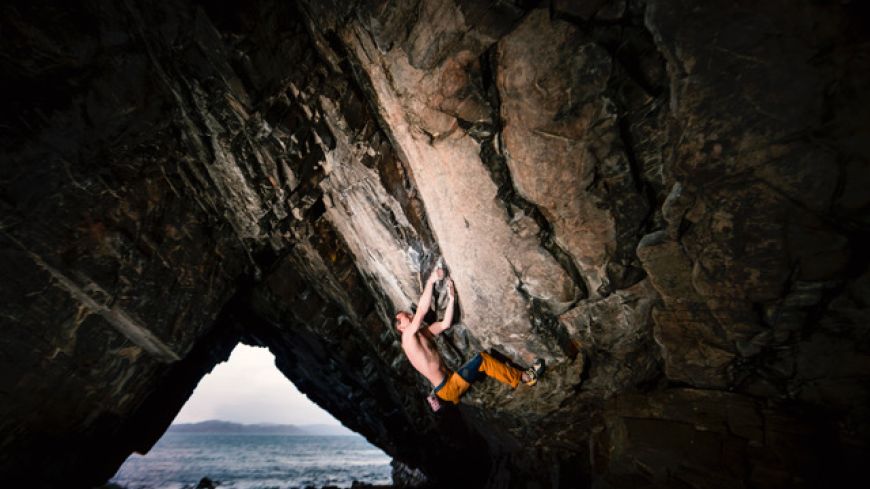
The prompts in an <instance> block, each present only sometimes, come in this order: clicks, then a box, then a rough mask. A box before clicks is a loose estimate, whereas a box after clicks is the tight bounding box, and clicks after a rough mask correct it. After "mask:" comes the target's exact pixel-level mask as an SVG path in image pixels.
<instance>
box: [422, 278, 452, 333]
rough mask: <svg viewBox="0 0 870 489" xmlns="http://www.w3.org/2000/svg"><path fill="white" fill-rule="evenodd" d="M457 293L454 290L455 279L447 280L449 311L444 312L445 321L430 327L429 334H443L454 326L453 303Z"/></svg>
mask: <svg viewBox="0 0 870 489" xmlns="http://www.w3.org/2000/svg"><path fill="white" fill-rule="evenodd" d="M455 296H456V292H454V290H453V279H452V278H448V279H447V309H445V310H444V319H442V320H441V321H438V322H437V323H432V325H431V326H429V332H430V333H432V334H433V335H438V334H441V333H443V332H445V331H447V330H448V329H450V326H452V325H453V303H454V301H455V300H456V297H455Z"/></svg>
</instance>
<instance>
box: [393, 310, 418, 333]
mask: <svg viewBox="0 0 870 489" xmlns="http://www.w3.org/2000/svg"><path fill="white" fill-rule="evenodd" d="M412 319H414V316H412V315H411V313H410V312H408V311H399V312H397V313H396V322H395V325H396V328H397V329H398V330H399V331H404V330H405V328H406V327H407V326H408V325H409V324H411V320H412Z"/></svg>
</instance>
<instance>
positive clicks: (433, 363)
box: [402, 328, 447, 386]
mask: <svg viewBox="0 0 870 489" xmlns="http://www.w3.org/2000/svg"><path fill="white" fill-rule="evenodd" d="M431 335H432V333H430V332H429V330H428V329H425V328H422V329H419V330H417V331H416V332H412V331H411V330H410V329H407V330H405V331H404V332H402V350H404V351H405V355H406V356H407V357H408V361H410V362H411V365H412V366H413V367H414V368H415V369H417V371H418V372H420V373H421V374H423V376H424V377H426V378H427V379H428V380H429V382H431V383H432V385H435V386H437V385H439V384H440V383H441V382H442V381H443V380H444V377H445V376H446V375H447V369H446V368H445V367H444V362H442V361H441V355H440V354H439V353H438V350H437V349H436V348H435V344H434V343H433V342H432V338H431Z"/></svg>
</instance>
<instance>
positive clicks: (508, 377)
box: [435, 352, 523, 404]
mask: <svg viewBox="0 0 870 489" xmlns="http://www.w3.org/2000/svg"><path fill="white" fill-rule="evenodd" d="M484 375H487V376H489V377H492V378H494V379H495V380H497V381H499V382H501V383H503V384H507V385H509V386H511V387H512V388H514V389H515V388H516V387H517V386H518V385H519V384H520V380H521V379H522V375H523V373H522V371H520V370H519V369H516V368H514V367H511V366H510V365H508V364H506V363H504V362H501V361H499V360H496V359H495V358H493V357H492V355H490V354H488V353H484V352H480V353H478V354H477V355H475V356H474V358H472V359H471V360H469V361H468V362H467V363H466V364H465V365H463V366H462V368H460V369H459V370H458V371H456V372H453V373H451V374H449V375H448V376H447V377H446V378H445V379H444V381H443V382H441V385H439V386H438V387H436V388H435V395H437V396H438V397H439V398H441V399H443V400H445V401H450V402H452V403H453V404H459V398H460V397H462V394H465V391H467V390H468V388H469V387H471V384H472V383H473V382H475V381H477V380H478V379H480V378H481V377H483V376H484Z"/></svg>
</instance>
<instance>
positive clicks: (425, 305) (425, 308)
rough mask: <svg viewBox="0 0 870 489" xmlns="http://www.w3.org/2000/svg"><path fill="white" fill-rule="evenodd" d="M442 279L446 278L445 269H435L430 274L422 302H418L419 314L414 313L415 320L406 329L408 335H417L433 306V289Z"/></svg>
mask: <svg viewBox="0 0 870 489" xmlns="http://www.w3.org/2000/svg"><path fill="white" fill-rule="evenodd" d="M442 278H444V269H443V268H441V267H435V269H434V270H432V273H431V274H429V279H427V280H426V286H425V287H423V293H422V294H420V300H419V301H417V312H416V313H414V319H412V320H411V324H410V325H409V326H408V328H407V329H405V332H406V333H411V334H413V333H416V332H417V331H418V330H419V329H420V327H421V326H422V325H423V318H424V317H425V316H426V313H427V312H429V308H430V307H431V306H432V288H433V287H434V285H435V282H437V281H439V280H441V279H442Z"/></svg>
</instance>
